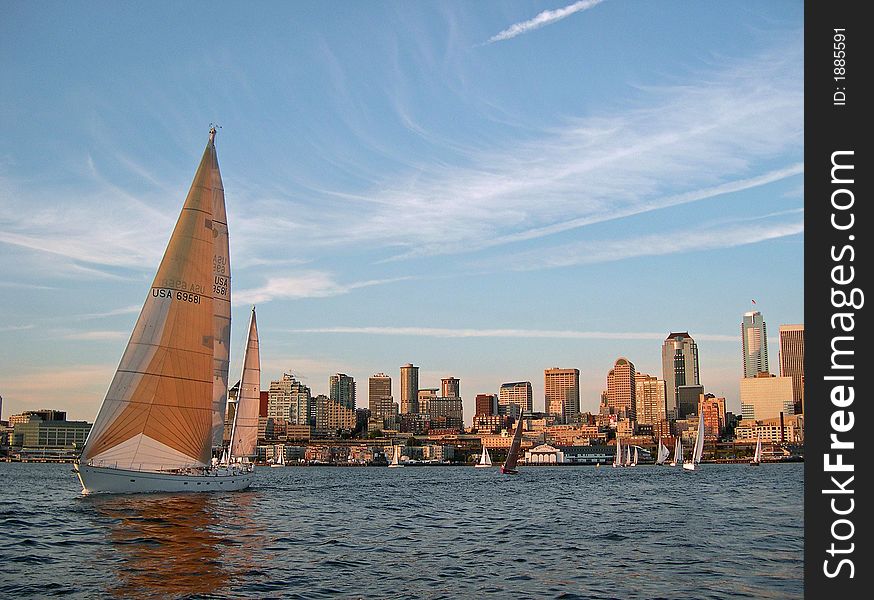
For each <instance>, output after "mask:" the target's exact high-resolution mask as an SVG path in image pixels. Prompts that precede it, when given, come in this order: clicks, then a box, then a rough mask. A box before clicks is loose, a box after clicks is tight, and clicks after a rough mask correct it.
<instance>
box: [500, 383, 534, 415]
mask: <svg viewBox="0 0 874 600" xmlns="http://www.w3.org/2000/svg"><path fill="white" fill-rule="evenodd" d="M523 410H524V411H525V414H528V415H530V414H531V413H532V412H533V411H534V392H533V391H532V388H531V382H530V381H513V382H510V383H502V384H501V389H500V391H499V392H498V414H501V415H504V416H507V417H512V418H514V419H518V418H519V413H520V411H523Z"/></svg>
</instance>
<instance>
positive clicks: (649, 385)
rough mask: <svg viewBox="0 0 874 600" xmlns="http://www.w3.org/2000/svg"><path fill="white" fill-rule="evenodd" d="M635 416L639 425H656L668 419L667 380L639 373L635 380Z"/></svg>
mask: <svg viewBox="0 0 874 600" xmlns="http://www.w3.org/2000/svg"><path fill="white" fill-rule="evenodd" d="M634 388H635V392H634V401H635V402H636V403H637V409H636V410H635V416H636V418H637V422H638V423H645V424H647V425H654V424H656V423H658V422H660V421H662V420H663V419H667V412H666V406H667V404H666V402H667V396H666V391H665V380H664V379H659V378H658V377H655V376H654V375H647V374H645V373H637V374H636V375H635V378H634Z"/></svg>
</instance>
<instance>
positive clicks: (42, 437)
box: [11, 411, 91, 459]
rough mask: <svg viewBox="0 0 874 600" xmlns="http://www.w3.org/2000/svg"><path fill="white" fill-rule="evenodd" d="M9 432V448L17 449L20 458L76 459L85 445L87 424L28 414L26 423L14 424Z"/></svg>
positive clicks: (88, 429)
mask: <svg viewBox="0 0 874 600" xmlns="http://www.w3.org/2000/svg"><path fill="white" fill-rule="evenodd" d="M34 412H37V411H34ZM58 412H60V411H58ZM61 414H66V413H61ZM12 429H13V433H12V442H13V443H12V444H11V445H12V446H17V447H20V450H19V452H18V454H19V456H20V457H21V458H22V459H27V458H54V459H72V458H75V457H76V456H78V454H79V452H80V451H81V450H82V447H83V446H84V445H85V440H86V438H87V437H88V432H90V431H91V423H86V422H85V421H67V420H66V419H63V420H54V419H52V420H46V419H42V418H41V416H40V415H38V414H32V415H30V416H29V418H28V420H27V421H25V422H20V421H19V422H16V423H15V425H14V427H13V428H12Z"/></svg>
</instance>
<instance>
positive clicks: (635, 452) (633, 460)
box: [630, 446, 637, 467]
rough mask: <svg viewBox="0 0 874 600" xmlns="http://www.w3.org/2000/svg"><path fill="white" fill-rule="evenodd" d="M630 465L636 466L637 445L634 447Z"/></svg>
mask: <svg viewBox="0 0 874 600" xmlns="http://www.w3.org/2000/svg"><path fill="white" fill-rule="evenodd" d="M630 466H632V467H636V466H637V446H635V447H634V457H633V458H632V459H631V465H630Z"/></svg>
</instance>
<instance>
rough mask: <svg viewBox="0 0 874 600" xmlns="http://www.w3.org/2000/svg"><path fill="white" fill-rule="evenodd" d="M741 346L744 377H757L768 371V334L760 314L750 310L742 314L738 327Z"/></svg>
mask: <svg viewBox="0 0 874 600" xmlns="http://www.w3.org/2000/svg"><path fill="white" fill-rule="evenodd" d="M740 333H741V342H742V345H743V355H744V356H743V358H744V377H745V378H751V377H757V376H758V375H759V373H767V372H769V369H768V332H767V328H766V327H765V320H764V318H763V317H762V313H760V312H759V311H757V310H751V311H749V312H746V313H744V317H743V322H741V325H740Z"/></svg>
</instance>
